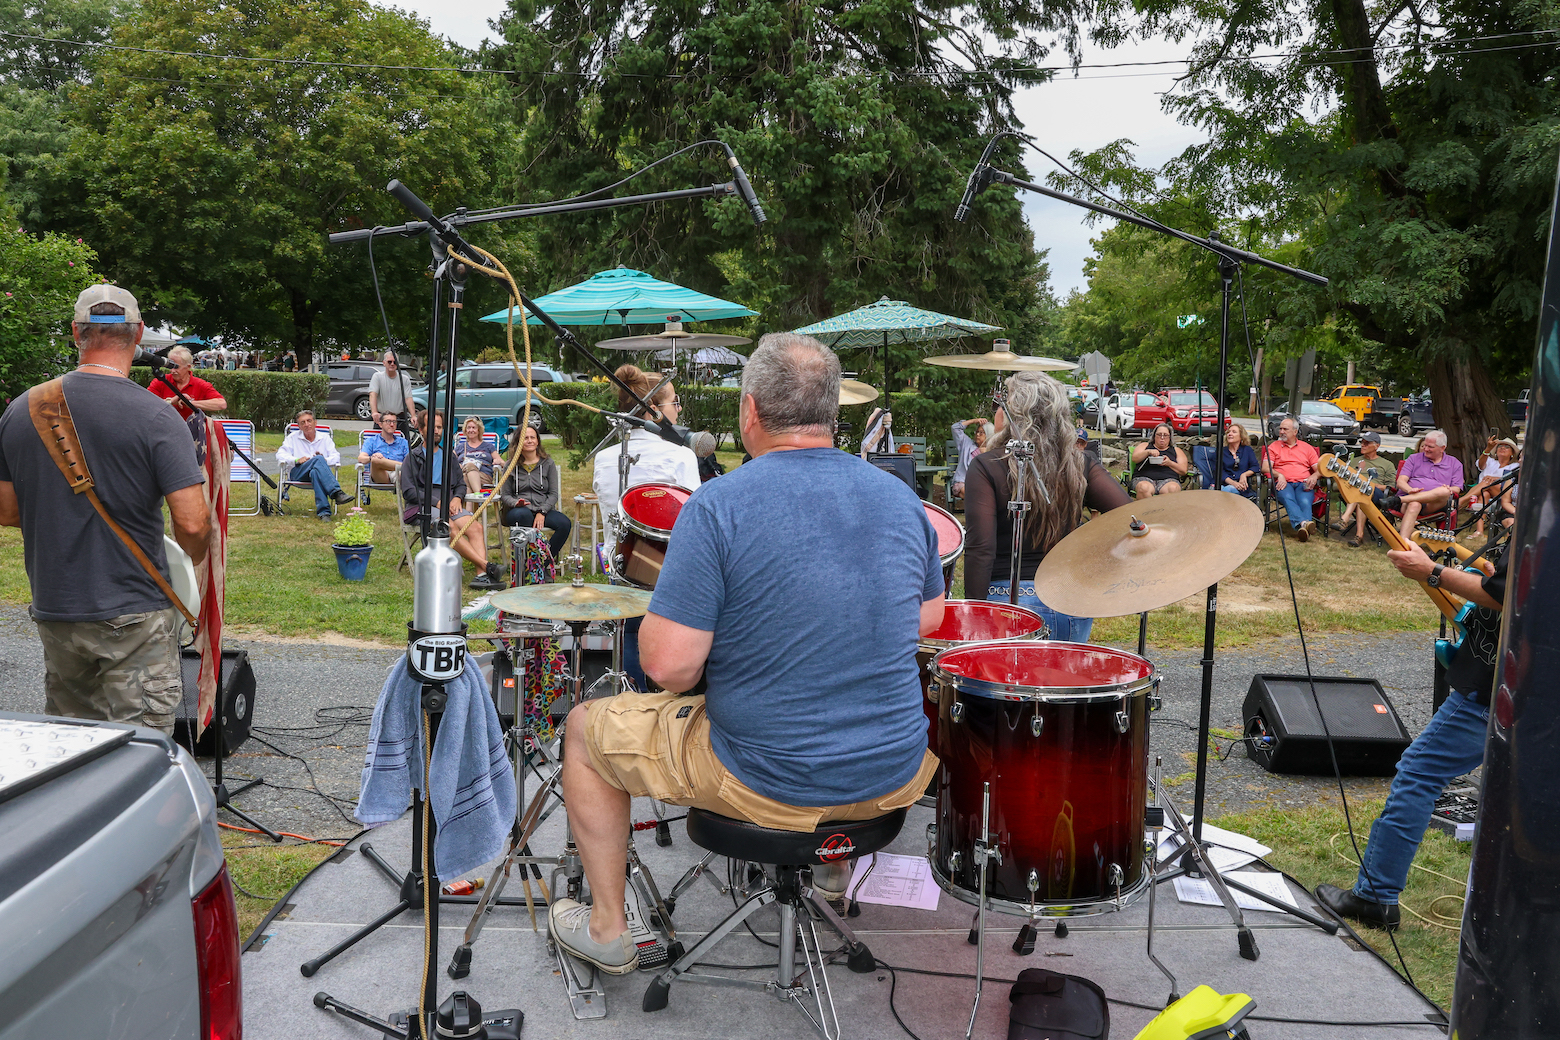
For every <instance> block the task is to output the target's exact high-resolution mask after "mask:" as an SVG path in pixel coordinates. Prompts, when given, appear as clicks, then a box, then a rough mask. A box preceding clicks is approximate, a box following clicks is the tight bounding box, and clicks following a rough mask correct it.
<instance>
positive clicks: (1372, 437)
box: [1360, 430, 1381, 444]
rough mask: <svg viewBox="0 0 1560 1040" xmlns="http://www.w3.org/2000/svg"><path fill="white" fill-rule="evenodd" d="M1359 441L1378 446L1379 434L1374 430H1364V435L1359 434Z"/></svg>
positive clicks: (1379, 441)
mask: <svg viewBox="0 0 1560 1040" xmlns="http://www.w3.org/2000/svg"><path fill="white" fill-rule="evenodd" d="M1360 440H1362V441H1369V442H1370V443H1372V444H1380V443H1381V434H1379V433H1377V432H1376V431H1375V430H1366V431H1365V432H1364V433H1362V434H1360Z"/></svg>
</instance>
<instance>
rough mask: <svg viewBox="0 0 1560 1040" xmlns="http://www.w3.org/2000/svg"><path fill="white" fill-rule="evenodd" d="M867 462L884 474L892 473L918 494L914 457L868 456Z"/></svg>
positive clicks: (896, 455)
mask: <svg viewBox="0 0 1560 1040" xmlns="http://www.w3.org/2000/svg"><path fill="white" fill-rule="evenodd" d="M867 461H868V462H870V463H872V465H874V466H876V467H877V468H878V469H880V470H882V471H883V472H885V473H892V474H893V475H894V476H896V477H898V478H899V479H900V480H902V481H904V482H905V484H906V486H908V487H909V488H910V490H911V491H915V492H916V494H918V495H919V494H920V492H919V491H917V490H916V486H915V456H914V455H898V454H894V455H888V454H883V455H874V454H868V455H867Z"/></svg>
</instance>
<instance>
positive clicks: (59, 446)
mask: <svg viewBox="0 0 1560 1040" xmlns="http://www.w3.org/2000/svg"><path fill="white" fill-rule="evenodd" d="M27 411H28V413H29V414H30V415H31V416H32V421H33V429H35V430H37V431H38V439H39V440H41V441H43V446H44V448H45V449H47V450H48V452H49V458H51V459H53V460H54V464H55V465H56V466H58V467H59V468H60V472H61V473H63V474H64V475H65V482H66V483H67V484H69V485H70V490H71V491H72V492H73V493H74V494H77V495H86V496H87V501H89V502H91V503H92V508H93V509H96V510H97V513H98V516H101V517H102V518H103V522H104V523H106V524H108V526H109V528H110V529H112V530H113V532H114V533H115V534H117V535H118V536H119V540H120V541H122V542H124V543H125V546H126V547H127V548H128V549H129V550H130V552H131V554H132V555H133V556H134V557H135V558H136V562H138V563H139V564H140V565H141V566H142V567H143V568H145V569H146V573H147V574H149V575H151V577H152V580H153V581H155V582H156V583H157V587H158V588H159V589H161V590H162V591H163V595H165V596H167V597H168V599H169V600H171V601H172V603H173V605H174V606H176V607H178V608H179V613H180V614H183V615H184V620H186V621H188V622H189V624H190V631H191V632H198V631H199V630H200V622H199V621H197V620H196V619H195V617H194V615H192V614H191V613H190V612H189V609H188V608H186V607H185V605H184V604H183V602H181V601H180V599H179V597H178V595H177V594H176V593H175V592H174V591H173V586H171V585H169V584H168V579H167V578H164V577H163V576H162V572H161V571H159V570H158V569H157V566H156V565H155V564H154V563H152V561H151V559H150V558H149V557H148V556H147V555H146V553H145V552H144V551H143V550H142V549H141V547H140V546H139V545H137V544H136V541H135V539H134V538H131V537H130V534H129V532H127V531H126V530H125V529H124V528H123V527H120V526H119V524H118V522H117V521H115V520H114V518H113V517H111V516H109V515H108V510H107V509H105V508H103V503H102V501H101V500H100V499H99V498H98V496H97V490H96V489H95V487H94V486H93V483H92V472H91V470H89V469H88V468H87V457H86V455H84V454H83V453H82V450H81V439H80V438H79V437H77V436H76V424H75V422H74V421H73V420H72V419H71V417H70V405H69V404H67V403H66V401H65V381H64V379H63V378H62V379H51V380H49V381H48V382H47V383H44V384H43V385H41V386H35V387H33V388H32V390H30V391H29V392H28V394H27Z"/></svg>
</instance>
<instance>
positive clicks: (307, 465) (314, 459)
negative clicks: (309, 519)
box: [287, 455, 341, 516]
mask: <svg viewBox="0 0 1560 1040" xmlns="http://www.w3.org/2000/svg"><path fill="white" fill-rule="evenodd" d="M287 479H288V480H296V481H298V482H299V483H303V482H304V481H307V482H308V483H310V484H312V485H313V486H314V512H315V514H316V515H317V516H329V515H330V500H331V496H332V495H334V494H335V493H336V492H338V491H340V490H341V482H340V481H338V480H337V479H336V471H335V470H333V469H332V468H331V466H330V463H328V462H326V461H325V458H324V456H321V455H311V456H309V457H308V458H307V459H304V460H303V461H302V462H299V463H298V464H297V465H295V466H293V468H292V470H291V471H289V472H288V474H287Z"/></svg>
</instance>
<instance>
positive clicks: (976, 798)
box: [928, 641, 1158, 918]
mask: <svg viewBox="0 0 1560 1040" xmlns="http://www.w3.org/2000/svg"><path fill="white" fill-rule="evenodd" d="M931 669H932V682H933V685H934V687H935V690H936V693H937V697H938V727H937V747H936V752H937V757H938V758H939V759H940V760H941V763H942V765H941V768H940V769H939V771H938V784H937V824H936V827H935V834H934V835H933V836H931V848H930V849H929V850H928V851H929V854H930V857H931V861H932V873H933V875H934V876H935V877H936V878H937V883H938V884H939V885H941V886H942V888H943V889H944V890H945V891H947V892H948V894H949V895H951V896H953V897H954V898H956V899H960V900H962V901H964V902H967V903H970V904H978V903H979V901H980V897H979V893H980V865H979V864H978V863H977V862H976V860H975V856H974V849H975V842H976V841H977V840H978V839H979V838H980V837H981V799H982V791H983V785H984V784H985V783H986V782H989V783H990V784H991V831H990V836H991V842H992V844H994V845H995V846H996V847H997V848H998V849H1000V851H1001V856H1002V858H1001V862H1000V863H999V862H997V861H996V859H995V858H993V859H992V860H991V861H990V862H989V864H988V866H987V881H986V892H987V896H988V902H987V906H988V907H989V908H991V909H993V910H999V911H1001V912H1004V913H1011V914H1016V915H1019V916H1026V917H1031V918H1036V917H1073V916H1083V915H1087V914H1098V913H1107V912H1109V911H1113V910H1119V909H1121V908H1122V907H1125V906H1126V905H1128V904H1129V903H1131V902H1132V901H1133V900H1135V899H1136V898H1137V897H1138V896H1140V895H1142V893H1143V892H1144V891H1145V890H1146V888H1147V885H1148V872H1147V870H1146V869H1145V866H1144V862H1143V855H1144V853H1143V811H1144V807H1145V805H1146V803H1147V799H1148V699H1149V696H1150V694H1151V693H1152V691H1153V690H1154V688H1155V687H1156V686H1157V685H1158V678H1157V676H1156V674H1155V671H1154V666H1153V665H1152V664H1150V663H1149V662H1148V661H1146V660H1144V659H1143V658H1141V657H1138V656H1137V655H1135V654H1129V653H1126V652H1125V651H1122V650H1114V649H1112V648H1110V647H1105V646H1093V645H1089V644H1085V643H1058V642H1027V641H1008V642H992V643H974V644H968V645H964V646H955V647H952V648H950V649H947V650H944V651H942V652H941V653H939V654H938V655H937V656H936V657H935V658H933V659H932V665H931Z"/></svg>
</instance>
